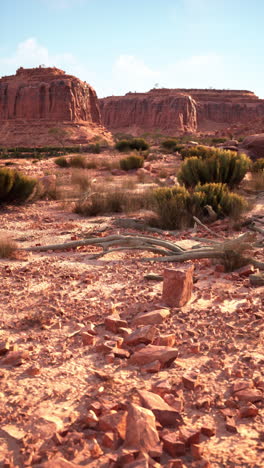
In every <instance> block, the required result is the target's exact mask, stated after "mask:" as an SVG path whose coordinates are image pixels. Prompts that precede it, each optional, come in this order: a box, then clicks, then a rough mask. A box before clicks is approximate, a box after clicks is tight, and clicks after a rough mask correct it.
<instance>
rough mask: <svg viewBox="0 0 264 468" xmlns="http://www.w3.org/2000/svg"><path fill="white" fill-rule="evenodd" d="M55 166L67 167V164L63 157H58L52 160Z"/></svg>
mask: <svg viewBox="0 0 264 468" xmlns="http://www.w3.org/2000/svg"><path fill="white" fill-rule="evenodd" d="M54 162H55V164H57V166H59V167H69V163H68V161H67V159H66V158H65V157H64V156H60V157H59V158H56V159H55V160H54Z"/></svg>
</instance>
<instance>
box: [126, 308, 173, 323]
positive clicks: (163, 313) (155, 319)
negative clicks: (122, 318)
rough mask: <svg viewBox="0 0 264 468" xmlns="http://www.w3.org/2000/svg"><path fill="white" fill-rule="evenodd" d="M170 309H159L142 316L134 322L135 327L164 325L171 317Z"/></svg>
mask: <svg viewBox="0 0 264 468" xmlns="http://www.w3.org/2000/svg"><path fill="white" fill-rule="evenodd" d="M169 315H170V310H169V309H157V310H153V311H152V312H147V313H146V314H141V315H139V316H138V317H136V318H135V319H134V320H133V322H132V323H133V325H135V326H136V325H156V324H159V323H163V322H164V320H165V319H166V318H167V317H169Z"/></svg>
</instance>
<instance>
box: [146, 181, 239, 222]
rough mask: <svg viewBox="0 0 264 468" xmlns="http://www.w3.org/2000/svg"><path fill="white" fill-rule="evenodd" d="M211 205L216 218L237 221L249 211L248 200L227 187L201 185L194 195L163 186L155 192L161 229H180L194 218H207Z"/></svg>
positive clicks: (154, 205) (186, 191)
mask: <svg viewBox="0 0 264 468" xmlns="http://www.w3.org/2000/svg"><path fill="white" fill-rule="evenodd" d="M208 205H209V206H210V207H211V208H212V209H213V210H214V212H215V213H216V215H217V217H221V216H223V217H224V216H232V217H235V218H237V217H238V216H240V215H241V213H242V212H243V211H245V209H246V208H247V203H246V201H245V199H244V198H243V197H241V196H239V195H237V194H235V193H232V192H230V191H229V189H228V188H227V186H226V185H224V184H205V185H198V186H197V187H196V188H195V190H194V191H193V192H189V191H188V190H187V189H186V188H185V187H170V188H168V187H163V188H159V189H156V190H154V192H153V209H154V211H155V212H156V214H157V222H156V225H158V226H159V227H161V228H162V229H181V228H183V227H187V226H191V225H192V224H193V216H198V217H202V218H205V217H206V214H207V212H206V207H207V206H208Z"/></svg>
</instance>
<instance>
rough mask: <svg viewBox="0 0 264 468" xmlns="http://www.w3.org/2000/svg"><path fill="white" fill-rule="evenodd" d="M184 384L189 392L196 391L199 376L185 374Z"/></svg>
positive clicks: (183, 377)
mask: <svg viewBox="0 0 264 468" xmlns="http://www.w3.org/2000/svg"><path fill="white" fill-rule="evenodd" d="M182 383H183V385H184V387H185V388H187V389H188V390H195V388H196V387H197V385H198V383H199V382H198V376H197V375H195V374H191V375H188V374H185V375H183V376H182Z"/></svg>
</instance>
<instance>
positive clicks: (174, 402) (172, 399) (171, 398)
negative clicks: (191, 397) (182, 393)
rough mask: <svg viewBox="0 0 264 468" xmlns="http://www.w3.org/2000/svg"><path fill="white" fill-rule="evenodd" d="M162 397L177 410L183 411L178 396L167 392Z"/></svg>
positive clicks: (181, 402)
mask: <svg viewBox="0 0 264 468" xmlns="http://www.w3.org/2000/svg"><path fill="white" fill-rule="evenodd" d="M163 399H164V401H166V403H168V405H170V406H172V407H173V408H175V409H176V410H177V411H180V412H181V411H183V401H182V400H181V399H180V398H176V397H175V396H174V395H173V394H172V393H167V394H166V395H164V397H163Z"/></svg>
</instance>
